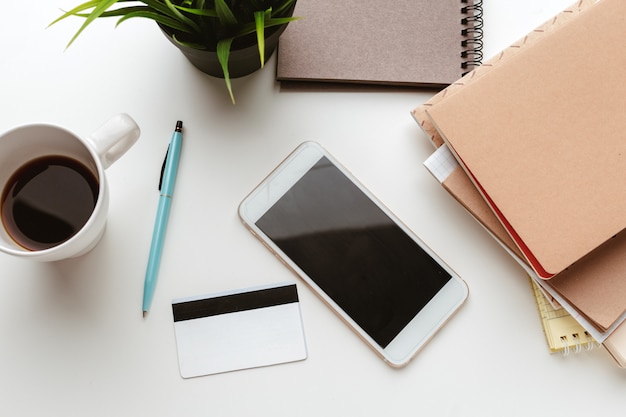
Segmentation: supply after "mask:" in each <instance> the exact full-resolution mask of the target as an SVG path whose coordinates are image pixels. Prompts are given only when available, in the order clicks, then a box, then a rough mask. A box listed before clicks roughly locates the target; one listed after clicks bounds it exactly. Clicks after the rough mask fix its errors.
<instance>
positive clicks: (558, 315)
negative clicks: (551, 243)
mask: <svg viewBox="0 0 626 417" xmlns="http://www.w3.org/2000/svg"><path fill="white" fill-rule="evenodd" d="M528 281H529V283H530V285H531V288H532V294H533V298H534V300H535V305H536V307H537V312H538V313H539V318H540V321H541V326H542V328H543V332H544V335H545V337H546V342H547V343H548V349H549V350H550V353H557V352H560V353H561V354H562V355H563V356H568V355H570V354H573V353H580V352H583V351H589V350H592V349H594V348H595V347H597V346H598V345H599V344H598V343H597V342H596V340H595V339H594V338H593V337H592V336H591V335H590V334H589V332H587V331H586V330H585V328H584V327H583V326H581V325H580V324H579V323H578V322H577V321H576V320H574V318H573V317H572V316H571V315H570V314H569V313H568V312H567V311H566V310H565V309H564V308H563V307H554V306H553V305H552V304H550V302H549V300H548V298H547V297H546V294H545V293H544V292H543V290H542V288H541V287H540V286H539V285H538V284H537V283H536V282H535V281H534V280H533V279H532V278H531V277H530V276H528Z"/></svg>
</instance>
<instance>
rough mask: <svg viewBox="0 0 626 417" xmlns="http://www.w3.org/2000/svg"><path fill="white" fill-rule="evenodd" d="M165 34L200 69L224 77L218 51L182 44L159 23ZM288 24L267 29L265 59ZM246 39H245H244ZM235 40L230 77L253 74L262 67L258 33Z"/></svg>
mask: <svg viewBox="0 0 626 417" xmlns="http://www.w3.org/2000/svg"><path fill="white" fill-rule="evenodd" d="M159 27H160V28H161V31H162V32H163V34H164V35H165V36H166V37H167V39H169V41H170V42H171V43H172V44H173V45H174V46H176V47H177V48H178V49H179V50H180V51H181V52H182V53H183V55H185V57H186V58H187V60H189V62H191V64H193V66H195V67H196V68H198V69H199V70H200V71H202V72H204V73H206V74H209V75H212V76H214V77H219V78H224V72H223V71H222V66H221V65H220V62H219V60H218V59H217V52H216V51H214V50H206V49H195V48H190V47H188V46H185V45H181V44H180V43H178V42H176V40H174V39H173V37H172V35H171V33H170V32H169V31H168V30H167V29H166V28H164V27H163V26H161V25H159ZM286 27H287V25H286V24H285V25H282V26H277V27H273V28H268V29H266V33H265V61H267V60H268V59H269V58H270V57H271V56H272V54H273V53H274V51H275V50H276V47H277V46H278V38H279V37H280V35H281V34H282V33H283V31H284V30H285V28H286ZM243 40H244V41H245V39H243ZM240 45H241V42H239V44H238V42H237V41H235V42H233V45H232V47H231V50H230V56H229V59H228V72H229V75H230V78H239V77H243V76H245V75H249V74H252V73H253V72H255V71H257V70H258V69H260V68H261V61H260V58H259V47H258V45H257V43H256V35H255V34H252V35H250V41H249V42H247V43H245V42H244V43H243V46H240Z"/></svg>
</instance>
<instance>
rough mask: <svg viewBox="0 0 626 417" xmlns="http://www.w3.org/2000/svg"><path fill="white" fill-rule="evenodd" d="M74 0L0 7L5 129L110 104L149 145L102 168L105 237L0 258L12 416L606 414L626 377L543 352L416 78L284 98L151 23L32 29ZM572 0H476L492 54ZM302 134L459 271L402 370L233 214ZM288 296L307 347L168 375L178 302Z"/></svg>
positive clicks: (0, 99) (265, 80) (7, 407)
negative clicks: (155, 248)
mask: <svg viewBox="0 0 626 417" xmlns="http://www.w3.org/2000/svg"><path fill="white" fill-rule="evenodd" d="M76 3H77V1H75V0H35V1H30V2H21V1H19V2H18V1H13V2H4V3H3V6H2V12H1V13H0V38H1V39H2V40H1V41H0V92H1V94H0V103H1V105H2V117H0V131H5V130H7V129H9V128H11V127H13V126H16V125H20V124H24V123H30V122H50V123H55V124H60V125H63V126H66V127H68V128H70V129H72V130H74V131H75V132H77V133H79V134H84V135H86V134H88V133H89V132H90V131H91V130H93V129H95V128H96V127H98V126H99V125H100V123H101V122H103V121H104V120H105V119H106V118H108V117H109V116H111V115H113V114H114V113H117V112H127V113H129V114H131V115H132V116H133V117H134V118H135V119H136V120H137V122H138V123H139V124H140V126H141V128H142V137H141V138H140V139H139V142H138V143H137V144H136V146H135V147H134V148H132V149H131V150H130V151H129V152H128V153H127V154H126V155H125V156H124V157H122V159H120V160H119V161H118V162H117V163H116V164H115V165H113V166H112V167H111V168H110V169H109V170H108V172H107V174H108V179H109V182H110V186H111V207H110V216H109V220H108V226H107V230H106V233H105V235H104V237H103V240H102V241H101V243H100V244H99V245H98V246H97V247H96V249H94V250H93V251H92V252H90V253H89V254H88V255H85V256H83V257H81V258H79V259H74V260H69V261H63V262H58V263H55V264H38V263H29V262H26V261H22V260H18V259H14V258H12V257H10V256H8V255H5V254H0V271H1V272H0V334H1V338H0V410H2V411H1V412H2V414H3V415H7V416H9V415H10V416H42V415H67V416H133V415H135V416H138V415H145V416H152V417H157V416H172V415H178V416H251V415H255V416H279V415H281V416H282V415H284V416H294V415H306V416H313V415H315V416H321V415H337V416H339V415H345V416H348V415H367V416H382V415H386V416H387V415H401V414H406V415H425V416H426V415H428V416H434V415H444V416H461V415H462V416H528V415H546V416H548V415H550V416H552V415H555V414H556V413H558V415H584V413H585V412H586V413H587V414H589V415H602V414H618V413H622V412H623V409H624V407H625V406H626V396H625V395H624V393H625V390H626V371H623V370H620V369H619V368H618V367H617V366H616V365H615V364H614V362H613V360H612V359H611V358H610V357H609V355H608V354H607V353H606V352H605V351H604V350H603V349H597V350H594V351H591V352H588V353H583V354H579V355H577V356H570V357H567V358H563V357H561V356H559V355H550V354H549V353H548V349H547V345H546V342H545V339H544V336H543V333H542V328H541V325H540V323H539V318H538V316H537V311H536V308H535V304H534V301H533V298H532V296H531V291H530V288H529V284H528V282H527V281H526V278H525V275H524V273H523V272H522V270H521V269H520V268H519V267H518V266H517V265H516V264H515V263H514V262H513V261H512V260H511V259H509V257H508V256H507V255H506V254H505V253H504V252H503V250H501V249H500V248H499V247H498V245H497V244H496V243H495V242H493V241H492V239H491V238H490V237H488V236H487V234H486V233H485V232H484V231H483V230H482V229H481V227H480V226H479V225H478V224H476V223H475V222H474V221H473V220H472V219H471V218H470V217H469V216H468V215H467V214H466V213H465V212H464V211H463V209H462V208H461V207H459V206H458V205H457V204H456V203H455V202H454V201H453V199H452V198H451V197H450V196H448V195H447V194H446V192H445V191H444V190H443V189H442V188H441V187H440V186H439V185H438V184H437V183H436V182H435V180H434V179H433V178H431V176H430V175H429V174H428V173H427V171H426V170H425V168H423V166H422V161H423V160H424V159H425V158H426V157H428V156H429V154H430V153H431V152H432V150H433V149H432V148H431V146H430V145H429V144H428V143H427V141H426V140H425V137H424V136H423V133H422V132H421V130H420V129H419V128H418V126H417V125H416V123H415V122H414V121H413V119H412V118H411V116H410V114H409V112H410V110H411V109H413V108H414V107H416V106H417V105H419V104H420V103H422V102H423V101H425V100H426V99H428V98H429V97H430V96H431V95H432V94H433V93H432V92H431V91H424V90H415V89H393V88H390V89H383V88H378V89H374V88H351V89H340V88H332V89H328V90H326V91H324V90H323V89H320V88H314V89H311V90H309V91H303V90H300V91H293V90H289V91H288V90H285V89H282V90H281V88H280V85H279V84H278V83H276V82H275V81H274V71H275V59H274V58H272V59H271V60H270V62H269V63H268V65H267V67H266V68H265V69H264V70H262V71H260V72H258V73H255V74H254V75H251V76H248V77H245V78H243V79H238V80H235V81H234V82H233V84H234V90H235V94H236V97H237V99H238V104H237V105H236V106H232V105H231V104H230V103H229V99H228V95H227V93H226V90H225V88H224V85H223V82H222V80H218V79H213V78H210V77H208V76H205V75H203V74H201V73H200V72H198V71H197V70H195V69H194V68H193V67H191V65H190V64H188V62H187V61H186V60H185V58H184V57H183V56H182V55H180V54H179V52H178V51H177V50H175V49H174V48H173V47H172V46H171V45H169V44H168V42H166V41H165V39H163V36H162V35H161V33H159V31H158V30H157V28H156V27H155V26H154V24H152V23H151V22H148V21H138V20H135V21H130V22H126V23H124V24H122V25H121V26H120V27H118V28H117V29H114V28H113V27H114V22H113V21H98V22H96V23H95V24H94V25H93V26H92V27H90V28H89V29H88V30H87V31H86V32H84V33H83V35H81V37H80V38H79V39H78V41H77V42H76V43H75V44H74V45H73V46H72V47H71V48H70V49H69V50H66V51H64V47H65V44H66V42H67V41H68V40H69V38H70V37H71V35H72V34H73V32H74V31H75V30H76V29H77V28H78V26H79V24H80V21H79V20H70V21H66V22H64V23H61V24H59V25H57V26H53V27H52V28H48V29H46V26H47V24H48V23H49V22H50V21H52V20H53V19H54V18H55V17H56V16H57V15H58V13H59V8H65V9H69V8H70V6H73V5H75V4H76ZM569 3H570V0H550V1H546V0H532V1H531V0H527V1H524V2H520V1H503V0H498V1H496V0H485V2H484V7H485V49H484V51H485V55H486V56H487V57H490V56H492V55H494V54H495V53H497V52H498V51H500V50H501V49H503V48H505V47H506V46H507V45H509V44H510V43H511V42H513V41H515V40H517V39H518V38H519V37H521V36H523V35H524V34H525V33H526V32H528V31H529V30H531V29H533V28H534V27H535V26H537V25H539V24H540V23H542V22H543V21H544V20H546V19H548V18H550V17H551V16H553V15H554V14H556V13H557V12H558V11H560V10H561V9H563V8H564V7H566V6H567V5H569ZM177 119H182V120H183V121H184V122H185V139H184V140H185V143H184V149H183V155H182V160H181V168H180V171H179V176H178V183H177V188H176V198H175V201H174V203H173V207H172V216H171V221H170V224H169V228H168V236H167V239H166V245H165V252H164V257H163V262H162V265H161V273H160V278H159V283H158V286H157V290H156V293H155V298H154V302H153V306H152V310H151V311H150V314H149V316H148V317H147V318H146V319H143V318H142V315H141V297H142V291H143V276H144V272H145V266H146V259H147V255H148V248H149V244H150V238H151V234H152V227H153V222H154V215H155V211H156V204H157V191H156V185H157V181H158V174H159V170H160V167H161V163H162V159H163V156H164V152H165V150H166V147H167V143H168V141H169V138H170V135H171V132H172V129H173V127H174V124H175V121H176V120H177ZM304 140H316V141H319V142H320V143H321V144H323V145H324V146H325V147H326V148H327V149H329V150H330V151H331V152H332V153H333V154H334V155H335V156H336V157H337V158H338V159H339V160H341V161H342V162H343V163H344V165H346V166H347V167H348V168H349V169H351V170H352V171H353V173H354V174H355V175H356V176H357V177H358V178H360V179H361V181H362V182H363V183H365V184H366V185H367V186H368V187H369V188H370V189H371V190H372V191H373V192H374V193H375V194H377V195H378V196H379V197H380V199H381V200H383V201H384V202H385V203H386V204H387V205H388V206H389V207H390V208H391V209H392V210H393V211H395V212H396V213H397V214H398V215H399V217H400V218H401V219H402V220H403V221H405V222H406V223H407V224H408V225H409V226H410V227H411V228H412V229H413V230H414V231H415V232H416V233H417V234H418V235H419V236H421V237H422V238H423V239H424V240H425V241H426V242H427V243H428V244H429V245H430V246H432V248H434V249H435V250H436V251H437V252H438V253H439V254H440V255H441V256H442V257H443V258H444V259H445V260H446V261H447V262H448V263H449V264H450V265H451V266H452V267H453V268H454V269H455V270H457V271H458V273H459V274H460V275H461V276H462V277H463V278H464V279H465V280H466V281H467V282H468V284H469V287H470V298H469V300H468V302H467V303H466V305H465V306H464V307H463V308H462V309H461V311H460V312H459V314H458V315H456V316H455V317H454V318H453V319H452V320H451V322H449V324H448V325H447V326H446V327H444V329H443V330H442V331H441V332H440V333H439V334H437V335H436V336H435V338H434V339H433V340H432V341H431V342H430V343H429V344H428V345H427V346H426V348H425V349H424V350H423V351H422V352H421V353H420V354H419V355H418V356H417V357H416V358H415V359H414V361H413V362H412V363H411V364H409V366H408V367H406V368H404V369H402V370H396V369H392V368H390V367H389V366H387V365H385V364H384V363H383V362H382V361H381V360H379V359H378V358H377V356H375V355H374V353H373V352H372V351H370V350H369V348H368V347H366V345H365V344H364V343H363V342H361V340H360V339H359V338H358V337H357V336H356V335H355V334H353V333H352V332H351V331H350V330H349V329H348V328H347V327H346V326H345V325H344V324H343V323H342V322H341V321H340V320H339V319H338V318H337V317H336V316H335V315H334V314H333V313H332V312H331V311H330V310H329V309H328V308H327V307H326V306H325V305H323V304H322V302H321V301H319V300H318V299H317V298H316V297H315V296H314V295H313V294H312V293H311V291H309V289H308V288H306V287H305V286H304V285H302V283H301V282H300V281H299V280H298V278H297V277H295V276H294V275H292V274H291V272H289V271H288V270H287V269H286V268H285V267H283V265H282V264H281V263H280V262H279V261H278V260H276V258H274V256H272V255H271V254H270V253H269V251H267V250H266V249H265V248H264V247H263V245H261V244H260V243H259V242H258V241H257V240H256V239H255V238H254V237H253V236H252V235H251V234H250V233H249V232H248V231H247V230H246V229H245V228H244V227H243V226H242V225H241V224H240V221H239V219H238V217H237V206H238V204H239V202H240V200H241V199H242V198H243V197H244V196H245V195H246V194H247V193H248V192H249V191H250V190H251V189H252V188H253V187H254V186H255V185H256V184H257V183H258V181H259V180H261V179H262V178H263V177H264V176H265V175H266V174H267V173H268V172H269V171H270V170H271V169H272V168H274V166H275V165H276V164H277V163H278V162H280V161H281V160H282V158H283V157H284V156H286V155H287V154H288V153H289V152H290V151H291V150H292V149H293V148H294V147H295V146H296V145H297V144H299V143H300V142H301V141H304ZM285 280H288V281H293V282H296V283H297V285H298V288H299V293H300V301H301V308H302V314H303V320H304V330H305V334H306V340H307V344H308V352H309V357H308V359H306V360H305V361H302V362H297V363H291V364H285V365H278V366H273V367H267V368H260V369H254V370H246V371H240V372H233V373H227V374H221V375H215V376H209V377H200V378H195V379H190V380H183V379H182V378H181V377H180V375H179V372H178V363H177V354H176V346H175V337H174V329H173V323H172V312H171V304H170V303H171V300H172V299H174V298H177V297H184V296H191V295H198V294H203V293H208V292H214V291H221V290H227V289H234V288H240V287H248V286H253V285H259V284H266V283H271V282H279V281H285Z"/></svg>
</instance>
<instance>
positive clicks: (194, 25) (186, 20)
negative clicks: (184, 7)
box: [163, 0, 200, 32]
mask: <svg viewBox="0 0 626 417" xmlns="http://www.w3.org/2000/svg"><path fill="white" fill-rule="evenodd" d="M163 1H165V4H166V5H167V7H168V8H169V9H170V10H171V11H172V12H173V13H174V16H175V17H176V18H178V19H180V21H181V22H184V23H185V24H187V25H189V26H190V27H192V28H193V29H194V30H195V31H196V32H200V26H198V24H197V23H196V22H194V21H193V20H191V19H190V18H188V17H187V16H185V15H184V14H182V13H181V12H180V11H179V10H178V9H177V8H176V7H175V6H174V5H173V4H172V2H171V1H170V0H163Z"/></svg>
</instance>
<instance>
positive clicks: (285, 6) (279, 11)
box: [273, 0, 295, 16]
mask: <svg viewBox="0 0 626 417" xmlns="http://www.w3.org/2000/svg"><path fill="white" fill-rule="evenodd" d="M294 2H295V0H287V1H285V2H283V3H282V4H280V5H278V7H276V8H275V10H274V13H273V15H274V16H276V15H278V16H284V15H285V14H287V10H289V8H290V7H291V6H292V5H293V3H294Z"/></svg>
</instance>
